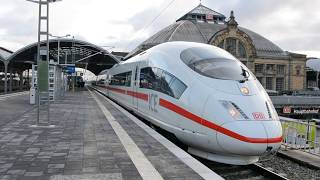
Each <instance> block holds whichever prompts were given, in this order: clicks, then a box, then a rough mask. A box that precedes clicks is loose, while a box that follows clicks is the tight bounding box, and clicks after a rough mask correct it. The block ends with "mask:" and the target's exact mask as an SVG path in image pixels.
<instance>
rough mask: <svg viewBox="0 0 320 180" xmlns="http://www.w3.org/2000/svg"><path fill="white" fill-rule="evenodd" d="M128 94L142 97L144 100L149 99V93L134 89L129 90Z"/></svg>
mask: <svg viewBox="0 0 320 180" xmlns="http://www.w3.org/2000/svg"><path fill="white" fill-rule="evenodd" d="M127 95H129V96H132V97H136V98H139V99H142V100H144V101H148V100H149V96H148V94H144V93H139V92H134V91H129V90H127Z"/></svg>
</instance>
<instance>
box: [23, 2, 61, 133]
mask: <svg viewBox="0 0 320 180" xmlns="http://www.w3.org/2000/svg"><path fill="white" fill-rule="evenodd" d="M26 1H29V2H32V3H36V4H39V16H38V48H37V90H36V91H37V93H36V94H37V95H36V96H37V124H36V125H33V126H35V127H39V125H40V108H42V110H44V111H46V113H47V123H48V126H45V127H54V126H53V125H50V94H49V61H50V57H49V33H48V31H49V4H50V3H52V2H57V1H61V0H26ZM42 23H43V26H42ZM42 40H45V42H46V43H45V45H41V44H40V43H41V41H42ZM42 95H44V96H42ZM41 102H44V103H45V104H46V106H45V104H41Z"/></svg>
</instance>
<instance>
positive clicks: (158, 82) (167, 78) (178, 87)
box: [140, 67, 187, 99]
mask: <svg viewBox="0 0 320 180" xmlns="http://www.w3.org/2000/svg"><path fill="white" fill-rule="evenodd" d="M140 88H145V89H152V90H155V91H158V92H162V93H164V94H167V95H169V96H171V97H174V98H177V99H179V98H180V96H181V95H182V93H183V92H184V91H185V89H186V88H187V86H186V85H185V84H184V83H183V82H182V81H180V80H179V79H178V78H176V77H174V76H173V75H171V74H170V73H168V72H166V71H164V70H162V69H159V68H151V67H146V68H142V69H141V71H140Z"/></svg>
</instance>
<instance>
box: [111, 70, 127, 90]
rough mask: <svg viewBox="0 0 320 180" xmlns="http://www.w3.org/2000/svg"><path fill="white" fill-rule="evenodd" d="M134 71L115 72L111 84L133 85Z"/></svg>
mask: <svg viewBox="0 0 320 180" xmlns="http://www.w3.org/2000/svg"><path fill="white" fill-rule="evenodd" d="M131 76H132V71H129V72H125V73H120V74H115V75H113V76H112V77H111V81H110V85H114V86H129V87H130V86H131Z"/></svg>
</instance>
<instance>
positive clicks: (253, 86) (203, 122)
mask: <svg viewBox="0 0 320 180" xmlns="http://www.w3.org/2000/svg"><path fill="white" fill-rule="evenodd" d="M104 76H105V78H107V79H106V80H105V81H104V82H105V83H104V85H103V88H100V89H103V91H105V94H107V95H108V96H109V97H110V98H112V99H114V100H116V101H117V102H119V103H120V104H122V105H124V106H126V107H127V108H129V109H131V110H133V111H134V112H135V113H137V114H138V115H140V116H142V117H144V118H145V119H147V120H148V121H150V122H152V123H153V124H156V125H157V126H159V127H161V128H163V129H165V130H167V131H169V132H171V133H173V134H175V136H176V137H177V138H178V139H179V140H181V141H182V142H184V143H185V144H186V145H187V146H188V147H189V148H188V151H189V152H190V153H191V154H194V155H197V156H200V157H203V158H206V159H209V160H213V161H217V162H222V163H229V164H238V165H244V164H250V163H254V162H256V161H258V159H259V157H260V156H262V155H264V154H267V153H271V152H275V151H277V150H278V148H279V147H280V144H281V141H282V127H281V124H280V121H279V118H278V115H277V113H276V111H275V109H274V107H273V104H272V102H271V100H270V98H269V97H268V95H267V93H266V92H265V90H264V88H263V87H262V86H261V84H260V83H259V81H258V80H256V78H255V77H254V75H253V74H252V73H251V72H250V71H249V70H248V69H247V68H246V67H245V65H243V64H242V63H241V62H240V61H239V60H237V59H235V58H234V57H233V56H232V55H230V54H229V53H228V52H226V51H224V50H222V49H220V48H218V47H215V46H211V45H206V44H200V43H192V42H169V43H163V44H160V45H158V46H155V47H153V48H151V49H149V50H147V51H146V52H143V53H141V54H139V55H137V56H135V57H133V58H131V59H129V60H127V61H125V62H122V63H120V64H118V65H115V66H114V67H113V68H111V69H110V70H108V71H107V72H106V73H105V74H104Z"/></svg>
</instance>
